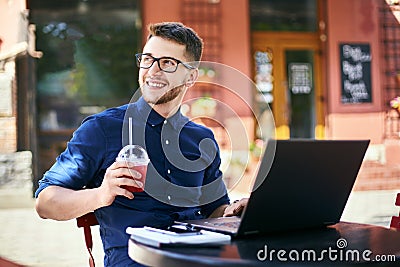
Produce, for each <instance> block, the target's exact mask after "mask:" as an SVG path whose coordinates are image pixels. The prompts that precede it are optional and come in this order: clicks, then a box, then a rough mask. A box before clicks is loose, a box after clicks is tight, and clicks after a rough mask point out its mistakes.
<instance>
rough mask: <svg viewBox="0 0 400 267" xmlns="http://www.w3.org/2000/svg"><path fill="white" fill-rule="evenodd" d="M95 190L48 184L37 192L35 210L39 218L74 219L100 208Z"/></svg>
mask: <svg viewBox="0 0 400 267" xmlns="http://www.w3.org/2000/svg"><path fill="white" fill-rule="evenodd" d="M96 191H97V189H85V190H77V191H76V190H72V189H67V188H63V187H59V186H49V187H47V188H45V189H43V191H41V192H40V193H39V196H38V198H37V200H36V211H37V213H38V214H39V216H40V217H41V218H47V219H53V220H58V221H65V220H70V219H74V218H77V217H79V216H82V215H84V214H86V213H88V212H90V211H93V210H95V209H98V208H100V206H101V205H99V201H98V200H97V195H98V194H97V192H96Z"/></svg>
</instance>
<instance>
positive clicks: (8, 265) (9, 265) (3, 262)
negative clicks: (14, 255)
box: [0, 257, 25, 267]
mask: <svg viewBox="0 0 400 267" xmlns="http://www.w3.org/2000/svg"><path fill="white" fill-rule="evenodd" d="M0 266H1V267H24V266H25V265H20V264H18V263H15V262H12V261H10V260H7V259H5V258H2V257H0Z"/></svg>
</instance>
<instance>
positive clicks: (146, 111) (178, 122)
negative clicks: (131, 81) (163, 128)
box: [137, 97, 189, 130]
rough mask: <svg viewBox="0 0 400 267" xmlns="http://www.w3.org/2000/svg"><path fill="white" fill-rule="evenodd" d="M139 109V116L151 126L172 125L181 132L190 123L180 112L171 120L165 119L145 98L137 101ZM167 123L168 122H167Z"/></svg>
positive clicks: (170, 118)
mask: <svg viewBox="0 0 400 267" xmlns="http://www.w3.org/2000/svg"><path fill="white" fill-rule="evenodd" d="M137 107H138V112H139V114H140V115H141V116H142V117H143V118H144V119H145V120H146V121H147V123H148V124H150V125H159V124H161V123H166V122H168V123H170V124H171V125H172V127H173V128H174V129H175V130H179V129H181V128H183V126H184V125H185V124H186V123H187V122H188V121H189V119H188V118H187V117H185V116H183V114H182V113H181V111H180V108H179V109H178V111H177V112H176V113H175V114H174V115H172V116H171V117H169V118H164V117H163V116H161V115H160V114H158V113H157V112H156V111H155V110H154V109H152V108H151V106H150V105H149V104H148V103H147V102H146V101H145V100H144V98H143V97H140V98H139V100H138V101H137ZM165 121H166V122H165Z"/></svg>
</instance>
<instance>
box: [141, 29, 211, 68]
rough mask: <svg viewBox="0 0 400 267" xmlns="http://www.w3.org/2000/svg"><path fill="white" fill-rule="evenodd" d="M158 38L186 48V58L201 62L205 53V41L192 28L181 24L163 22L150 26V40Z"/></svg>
mask: <svg viewBox="0 0 400 267" xmlns="http://www.w3.org/2000/svg"><path fill="white" fill-rule="evenodd" d="M153 36H158V37H161V38H164V39H167V40H170V41H174V42H176V43H178V44H181V45H185V46H186V53H185V56H186V57H188V58H189V59H191V60H194V61H200V59H201V55H202V53H203V40H202V39H201V38H200V37H199V36H198V34H197V33H196V32H195V31H194V30H193V29H192V28H190V27H187V26H185V25H183V24H182V23H180V22H161V23H154V24H150V25H149V36H148V37H147V40H149V39H150V38H151V37H153Z"/></svg>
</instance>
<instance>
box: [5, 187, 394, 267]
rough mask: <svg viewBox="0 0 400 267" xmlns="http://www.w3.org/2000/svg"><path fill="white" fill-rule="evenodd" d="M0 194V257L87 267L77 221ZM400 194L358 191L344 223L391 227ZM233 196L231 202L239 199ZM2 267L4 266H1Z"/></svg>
mask: <svg viewBox="0 0 400 267" xmlns="http://www.w3.org/2000/svg"><path fill="white" fill-rule="evenodd" d="M10 191H11V190H7V191H5V190H0V225H1V229H0V257H3V258H6V259H9V260H12V261H14V262H17V263H19V264H23V265H26V266H29V267H54V266H58V267H80V266H82V267H86V266H88V254H87V251H86V247H85V242H84V237H83V230H82V229H81V228H77V226H76V221H75V220H70V221H66V222H57V221H52V220H43V219H41V218H39V216H38V215H37V214H36V212H35V210H34V199H32V198H31V197H30V195H31V194H30V193H29V192H26V191H25V192H24V191H21V192H14V191H11V192H10ZM397 192H400V190H397V191H392V190H390V191H356V192H353V193H352V194H351V195H350V198H349V201H348V203H347V205H346V208H345V210H344V212H343V216H342V220H343V221H350V222H358V223H370V224H375V225H381V226H384V227H388V226H389V224H390V219H391V217H392V216H395V215H396V216H397V215H398V214H399V212H400V209H399V207H396V206H395V205H394V202H395V196H396V194H397ZM236 197H240V196H236V195H233V196H232V199H236ZM92 228H93V229H92V234H93V239H94V248H93V253H94V257H95V260H96V266H99V267H101V266H103V251H102V243H101V240H100V236H99V233H98V226H95V227H92ZM0 267H2V266H0Z"/></svg>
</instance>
